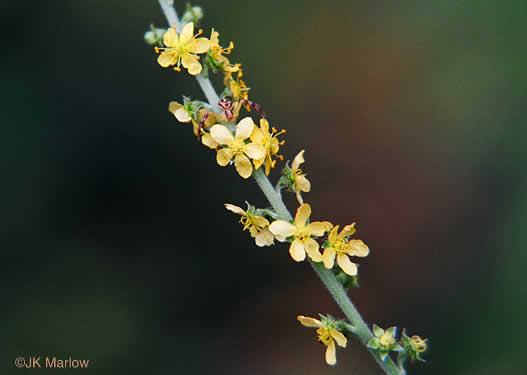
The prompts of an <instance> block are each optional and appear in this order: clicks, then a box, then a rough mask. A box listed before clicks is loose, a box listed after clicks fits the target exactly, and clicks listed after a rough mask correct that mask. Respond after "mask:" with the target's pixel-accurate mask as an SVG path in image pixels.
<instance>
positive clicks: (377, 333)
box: [373, 324, 384, 337]
mask: <svg viewBox="0 0 527 375" xmlns="http://www.w3.org/2000/svg"><path fill="white" fill-rule="evenodd" d="M383 333H384V329H382V328H381V327H379V326H378V325H377V324H374V325H373V334H374V335H375V337H381V336H382V334H383Z"/></svg>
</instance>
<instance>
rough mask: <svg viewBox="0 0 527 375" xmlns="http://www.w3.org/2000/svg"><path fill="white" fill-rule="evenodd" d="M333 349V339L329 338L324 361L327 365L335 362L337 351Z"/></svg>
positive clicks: (332, 364)
mask: <svg viewBox="0 0 527 375" xmlns="http://www.w3.org/2000/svg"><path fill="white" fill-rule="evenodd" d="M336 351H337V350H336V349H335V341H333V340H330V341H329V343H328V348H327V349H326V363H327V364H328V365H331V366H334V365H335V363H337V353H336Z"/></svg>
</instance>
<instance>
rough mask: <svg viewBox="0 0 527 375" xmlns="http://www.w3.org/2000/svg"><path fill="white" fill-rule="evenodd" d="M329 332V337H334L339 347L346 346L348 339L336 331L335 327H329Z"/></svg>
mask: <svg viewBox="0 0 527 375" xmlns="http://www.w3.org/2000/svg"><path fill="white" fill-rule="evenodd" d="M329 334H330V335H331V337H333V338H334V339H335V341H336V342H337V344H338V345H339V346H340V347H341V348H345V347H346V344H347V343H348V339H346V336H344V335H343V334H342V332H340V331H337V330H336V329H330V330H329Z"/></svg>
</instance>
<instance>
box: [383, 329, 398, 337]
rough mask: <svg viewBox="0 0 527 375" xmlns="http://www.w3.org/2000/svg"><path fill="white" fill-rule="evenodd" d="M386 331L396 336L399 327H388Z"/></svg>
mask: <svg viewBox="0 0 527 375" xmlns="http://www.w3.org/2000/svg"><path fill="white" fill-rule="evenodd" d="M386 333H387V334H389V335H390V336H392V337H394V338H395V336H397V327H390V328H388V329H387V330H386Z"/></svg>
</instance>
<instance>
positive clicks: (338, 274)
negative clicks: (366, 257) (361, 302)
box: [333, 268, 360, 290]
mask: <svg viewBox="0 0 527 375" xmlns="http://www.w3.org/2000/svg"><path fill="white" fill-rule="evenodd" d="M333 273H334V274H335V278H336V279H337V280H338V281H339V282H340V283H341V284H342V286H343V287H344V289H346V290H348V289H349V288H359V287H360V285H359V276H358V275H357V276H350V275H348V274H347V273H346V272H344V271H342V270H341V269H340V268H335V269H334V270H333Z"/></svg>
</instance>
